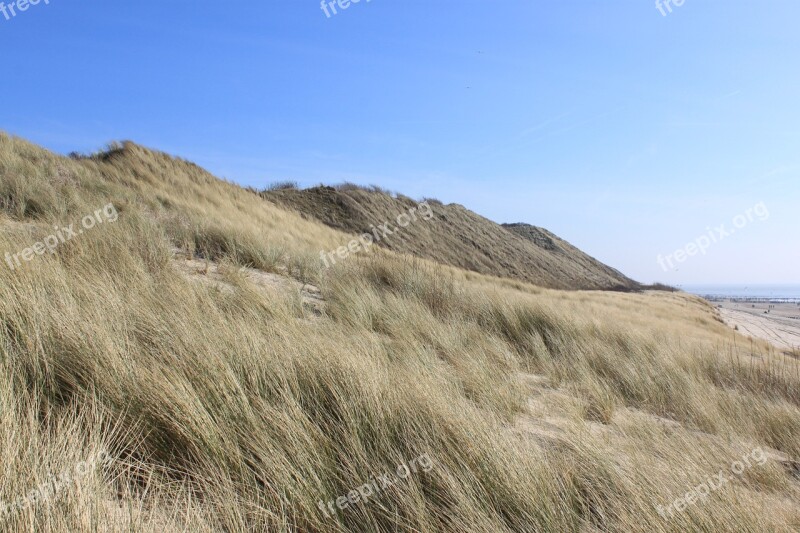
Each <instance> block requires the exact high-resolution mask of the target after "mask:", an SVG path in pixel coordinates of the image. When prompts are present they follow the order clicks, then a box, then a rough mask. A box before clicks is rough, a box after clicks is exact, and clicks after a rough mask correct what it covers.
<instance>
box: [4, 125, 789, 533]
mask: <svg viewBox="0 0 800 533" xmlns="http://www.w3.org/2000/svg"><path fill="white" fill-rule="evenodd" d="M109 203H112V204H113V206H114V209H115V210H116V212H117V213H118V216H119V218H118V219H117V220H116V221H115V222H113V223H112V222H105V223H103V224H99V225H97V226H96V227H94V228H92V229H91V230H90V231H89V230H87V231H85V232H84V233H83V234H81V235H79V236H78V237H76V238H74V239H71V240H69V241H67V242H64V243H62V244H61V245H60V246H59V247H58V249H57V250H56V253H54V254H49V253H45V254H44V255H41V256H38V255H37V256H36V257H34V258H33V259H32V260H31V261H29V262H25V263H24V264H22V266H21V267H19V268H16V269H14V270H12V269H11V268H9V267H8V266H7V265H5V264H3V265H0V369H1V370H2V371H1V372H0V380H2V381H0V417H2V421H1V423H0V460H2V463H3V465H4V469H3V473H2V476H1V477H0V502H4V503H5V504H6V505H8V504H10V503H11V502H14V501H16V500H17V499H18V498H20V497H23V496H25V495H26V494H28V493H29V492H30V491H31V490H32V489H35V488H36V487H38V486H40V485H41V484H42V483H45V482H46V481H47V480H48V479H49V477H50V476H52V475H53V474H54V473H58V472H62V471H65V470H71V469H74V467H75V465H77V464H79V463H81V462H84V461H87V460H88V459H89V458H91V457H94V456H96V455H97V454H98V453H99V452H100V451H102V450H106V451H107V452H108V454H109V457H110V458H109V460H108V461H105V462H102V464H100V463H98V464H97V465H95V466H94V467H93V468H92V469H91V470H90V471H89V472H88V473H86V474H85V475H83V476H82V477H80V479H78V480H76V481H74V482H72V483H70V484H68V486H64V487H61V489H60V490H58V491H57V494H56V495H55V496H54V497H51V498H49V499H48V501H40V502H34V503H31V504H28V505H27V506H25V507H24V508H22V509H18V508H14V509H11V510H9V511H7V512H5V513H2V514H0V529H2V530H4V531H6V530H7V531H30V532H34V531H35V532H49V531H59V532H60V531H76V532H83V531H86V532H90V531H91V532H94V531H120V532H121V531H148V532H150V531H152V532H164V531H170V532H171V531H192V532H195V531H196V532H211V531H237V532H238V531H241V532H245V531H304V532H322V531H325V532H327V531H356V532H371V531H380V532H383V531H385V532H394V531H430V532H436V531H447V532H467V531H468V532H487V533H489V532H491V533H494V532H502V531H553V532H556V531H558V532H560V531H642V532H645V531H647V532H650V531H663V532H666V531H675V532H679V531H736V532H743V531H744V532H761V531H796V530H797V529H798V528H800V506H798V503H800V490H798V489H799V488H800V485H799V484H798V480H797V478H796V477H795V476H794V474H796V470H797V463H795V462H793V460H795V459H797V458H798V456H799V455H800V365H799V364H798V362H797V361H796V360H794V359H789V358H787V357H785V356H782V355H779V354H776V353H774V351H772V350H770V349H769V347H767V346H766V345H763V344H760V343H757V342H751V341H749V340H747V339H745V338H743V337H740V336H737V334H735V333H734V332H732V331H731V330H729V329H727V328H725V327H724V326H723V325H722V324H721V323H719V322H718V321H717V320H716V319H715V314H714V313H715V311H714V310H713V309H712V308H711V307H710V306H708V305H706V304H704V303H702V302H701V301H700V300H698V299H696V298H692V297H689V296H686V295H681V294H667V293H647V294H620V293H601V292H562V291H555V290H547V289H542V288H538V287H535V286H532V285H528V284H525V283H523V282H519V281H511V280H502V279H498V278H492V277H487V276H484V275H481V274H476V273H471V272H466V271H462V270H458V269H455V268H452V267H446V266H441V265H436V264H434V263H430V262H426V261H425V260H421V259H415V258H412V257H410V256H402V255H397V254H395V253H393V252H390V251H385V250H380V249H377V248H374V249H373V250H372V251H371V252H370V253H362V254H356V255H353V256H352V257H350V258H348V259H347V260H346V261H342V262H340V263H339V264H337V265H336V267H334V268H331V269H328V270H323V269H321V267H320V261H319V252H320V251H321V250H331V249H335V248H337V247H338V246H341V245H345V244H346V243H347V242H348V241H349V240H350V239H351V236H349V235H347V234H345V233H340V232H338V231H335V230H333V229H331V228H328V227H326V226H323V225H321V224H319V223H316V222H313V221H309V220H306V219H304V218H301V217H300V216H299V215H296V214H293V213H290V212H287V211H283V210H281V209H279V208H277V207H276V206H274V205H272V204H270V203H268V202H266V201H265V200H263V199H262V198H260V197H259V196H258V195H255V194H252V193H251V192H248V191H245V190H243V189H240V188H238V187H236V186H235V185H232V184H228V183H225V182H222V181H220V180H217V179H216V178H214V177H213V176H210V175H209V174H208V173H206V172H205V171H203V170H202V169H200V168H198V167H196V166H194V165H192V164H190V163H187V162H184V161H180V160H176V159H172V158H170V157H168V156H166V155H163V154H159V153H154V152H152V151H150V150H147V149H144V148H142V147H139V146H136V145H132V144H126V145H120V146H115V147H112V148H111V149H110V150H109V151H107V152H103V153H100V154H97V155H95V156H93V157H89V158H80V159H68V158H62V157H59V156H56V155H53V154H50V153H48V152H46V151H44V150H42V149H40V148H38V147H35V146H32V145H30V144H28V143H26V142H24V141H21V140H19V139H15V138H11V137H9V136H5V135H0V254H4V253H5V252H6V251H9V252H11V253H12V254H14V253H17V252H19V251H21V250H24V249H25V248H27V247H30V246H31V245H32V244H33V243H35V242H37V241H43V240H44V239H45V238H46V237H47V236H48V235H50V234H52V233H53V232H54V231H55V229H54V226H56V225H57V226H59V227H63V226H66V225H68V224H71V223H76V222H78V221H80V220H81V218H82V217H84V216H85V215H87V214H91V213H94V212H95V211H96V210H97V209H99V208H102V207H103V206H105V205H107V204H109ZM379 222H380V221H379ZM76 227H77V226H76ZM186 257H191V258H194V259H195V260H198V259H199V260H200V261H201V262H205V263H206V264H207V265H209V266H211V265H213V266H214V272H216V273H217V278H215V279H214V280H211V279H210V275H209V274H208V272H210V270H208V269H207V271H206V272H202V271H201V272H196V273H194V274H187V272H186V269H182V268H176V266H180V264H181V262H182V261H185V258H186ZM258 272H270V273H275V274H277V275H278V276H277V277H287V278H292V279H295V280H298V281H299V282H300V283H299V284H297V285H293V286H295V287H296V286H299V287H301V288H300V289H296V288H295V289H286V288H285V287H281V286H278V285H276V286H269V285H259V284H256V283H254V282H253V281H252V278H251V277H250V276H249V274H252V273H258ZM212 281H213V282H212ZM307 284H313V285H315V286H316V287H318V288H319V290H320V293H321V295H322V297H323V298H324V307H322V311H321V312H315V310H314V309H311V308H310V307H309V306H308V305H306V304H305V303H304V300H303V298H302V292H301V291H302V290H304V289H305V287H306V285H307ZM757 448H760V449H762V450H763V451H764V453H765V456H768V457H769V460H766V461H765V462H764V464H763V465H761V464H754V465H753V466H752V467H750V468H747V469H746V471H744V472H743V473H742V474H741V475H737V476H734V477H732V478H731V480H730V482H728V483H727V484H725V485H724V486H723V487H722V488H720V489H719V490H716V491H714V492H713V493H712V494H710V495H709V496H708V497H707V498H705V500H704V501H699V502H696V503H695V504H694V505H690V506H688V508H687V509H686V510H684V511H683V512H675V513H674V515H673V516H671V517H666V518H665V517H663V516H661V515H660V514H659V512H658V511H657V508H656V506H657V505H660V506H662V507H666V506H668V505H669V504H670V503H671V502H672V501H673V500H674V499H676V498H678V497H681V496H683V494H684V493H686V492H687V491H688V490H690V489H691V488H692V487H695V486H697V485H698V484H700V483H702V482H703V481H704V480H706V479H707V478H708V477H709V476H715V475H716V473H717V472H718V471H720V470H729V469H730V466H731V464H732V463H733V462H734V461H736V460H737V459H739V458H741V457H742V456H743V455H745V454H748V453H751V452H752V450H754V449H757ZM423 454H427V457H429V458H430V460H431V464H432V467H431V468H430V470H429V471H423V470H419V471H417V472H414V473H412V474H411V475H410V476H408V477H407V478H406V479H402V480H398V481H397V483H395V484H393V485H391V486H390V487H387V488H386V489H384V490H382V491H380V493H379V494H377V495H375V496H374V497H370V498H369V499H368V500H367V501H366V502H358V503H355V504H352V505H349V506H348V507H349V508H348V509H345V510H341V511H340V510H337V512H336V513H335V515H333V516H326V513H325V512H324V511H323V510H322V509H320V508H319V502H320V501H322V502H328V501H331V500H335V499H336V498H338V497H340V496H346V495H348V493H350V492H351V491H353V490H354V489H356V488H358V487H361V486H363V485H364V484H365V483H368V482H369V481H370V480H371V479H374V476H379V475H380V474H382V473H385V472H393V471H396V469H397V467H398V465H401V464H404V463H408V462H409V461H410V460H412V459H414V458H417V457H419V456H421V455H423ZM793 472H794V474H793ZM0 511H2V510H0Z"/></svg>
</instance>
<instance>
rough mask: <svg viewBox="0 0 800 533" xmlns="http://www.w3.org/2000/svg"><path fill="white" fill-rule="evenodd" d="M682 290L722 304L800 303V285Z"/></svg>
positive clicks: (708, 287)
mask: <svg viewBox="0 0 800 533" xmlns="http://www.w3.org/2000/svg"><path fill="white" fill-rule="evenodd" d="M681 290H683V291H685V292H688V293H690V294H694V295H696V296H700V297H702V298H705V299H706V300H710V301H714V302H720V301H732V302H754V303H798V302H800V285H794V284H792V285H686V286H683V287H681Z"/></svg>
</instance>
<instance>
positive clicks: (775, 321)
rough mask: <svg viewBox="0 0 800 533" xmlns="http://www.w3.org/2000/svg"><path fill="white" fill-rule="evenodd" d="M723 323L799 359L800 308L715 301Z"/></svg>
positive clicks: (781, 304)
mask: <svg viewBox="0 0 800 533" xmlns="http://www.w3.org/2000/svg"><path fill="white" fill-rule="evenodd" d="M713 303H714V304H715V305H717V306H718V308H719V312H720V315H721V316H722V319H723V320H724V321H725V323H726V324H728V325H729V326H730V327H732V328H736V327H738V329H739V333H742V334H743V335H748V336H751V337H755V338H759V339H764V340H766V341H768V342H770V343H771V344H773V345H774V346H775V347H777V348H779V349H781V350H783V351H784V352H787V353H789V354H793V355H800V304H797V303H768V302H764V301H745V300H721V301H714V302H713Z"/></svg>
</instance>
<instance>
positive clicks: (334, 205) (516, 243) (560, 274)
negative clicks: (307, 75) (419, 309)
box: [262, 185, 640, 290]
mask: <svg viewBox="0 0 800 533" xmlns="http://www.w3.org/2000/svg"><path fill="white" fill-rule="evenodd" d="M262 195H263V196H264V198H266V199H268V200H271V201H273V202H275V203H276V204H278V205H281V206H284V207H288V208H290V209H294V210H296V211H299V212H300V213H302V214H304V215H306V216H307V217H310V218H312V219H315V220H318V221H320V222H322V223H323V224H326V225H328V226H330V227H332V228H336V229H339V230H342V231H346V232H348V233H352V234H354V235H358V234H361V233H364V232H370V231H371V227H372V226H374V225H376V224H381V223H383V222H389V221H393V220H394V219H395V218H396V217H397V216H398V215H399V214H401V213H403V212H406V211H408V210H409V209H410V208H413V206H414V205H416V204H417V202H415V201H414V200H412V199H410V198H408V197H405V196H403V195H397V196H394V195H391V194H389V193H387V192H386V191H382V190H380V189H378V188H372V189H368V188H362V187H356V186H353V185H345V186H340V187H324V186H320V187H313V188H310V189H304V190H300V189H296V188H292V187H287V188H282V189H277V190H269V191H265V192H263V193H262ZM427 203H428V205H430V207H431V209H432V210H433V213H434V218H435V221H434V222H431V223H413V224H409V225H408V227H406V228H401V229H399V230H398V231H396V232H395V233H394V235H392V236H390V237H388V238H386V239H383V240H381V241H380V243H379V244H380V245H381V246H384V247H385V248H388V249H390V250H393V251H395V252H399V253H404V254H412V255H415V256H418V257H422V258H425V259H430V260H432V261H436V262H438V263H443V264H446V265H451V266H455V267H458V268H463V269H465V270H471V271H473V272H480V273H481V274H488V275H493V276H498V277H504V278H511V279H516V280H520V281H525V282H528V283H533V284H536V285H539V286H542V287H548V288H553V289H573V290H574V289H600V290H635V289H638V288H639V287H640V285H639V284H638V283H637V282H635V281H633V280H632V279H630V278H628V277H626V276H624V275H623V274H622V273H620V272H618V271H617V270H614V269H613V268H611V267H609V266H606V265H604V264H602V263H601V262H599V261H597V260H596V259H593V258H591V257H589V256H588V255H587V254H585V253H583V252H582V251H580V250H578V249H577V248H575V247H574V246H572V245H571V244H569V243H568V242H566V241H564V240H562V239H560V238H558V237H556V236H555V235H553V234H552V233H550V232H548V231H547V230H543V229H540V228H536V227H535V226H528V225H524V224H512V225H505V226H501V225H500V224H497V223H495V222H492V221H491V220H489V219H487V218H484V217H482V216H480V215H478V214H476V213H474V212H472V211H470V210H469V209H466V208H465V207H463V206H461V205H458V204H449V205H444V204H442V203H441V202H438V201H435V200H431V201H429V202H427Z"/></svg>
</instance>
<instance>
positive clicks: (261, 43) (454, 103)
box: [0, 0, 800, 284]
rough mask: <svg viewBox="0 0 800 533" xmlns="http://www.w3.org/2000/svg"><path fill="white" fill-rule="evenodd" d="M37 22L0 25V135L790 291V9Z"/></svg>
mask: <svg viewBox="0 0 800 533" xmlns="http://www.w3.org/2000/svg"><path fill="white" fill-rule="evenodd" d="M43 2H44V0H42V1H41V3H39V4H38V5H35V6H29V7H28V9H27V10H26V11H24V12H18V13H17V15H16V16H13V17H11V19H10V20H6V19H5V17H3V15H1V14H0V46H1V48H0V49H2V50H3V62H2V63H3V66H2V74H0V79H2V87H3V101H4V104H3V105H2V106H0V128H1V129H3V130H5V131H7V132H9V133H13V134H16V135H19V136H21V137H25V138H28V139H30V140H32V141H34V142H36V143H39V144H42V145H44V146H46V147H48V148H50V149H52V150H54V151H57V152H62V153H66V152H70V151H73V150H77V151H91V150H94V149H97V148H99V147H101V146H102V145H103V144H105V143H106V142H108V141H110V140H115V139H131V140H133V141H136V142H138V143H141V144H145V145H147V146H151V147H153V148H158V149H161V150H165V151H167V152H170V153H172V154H175V155H179V156H182V157H185V158H188V159H191V160H193V161H195V162H197V163H198V164H200V165H202V166H204V167H206V168H208V169H209V170H210V171H212V172H213V173H215V174H216V175H218V176H221V177H224V178H227V179H230V180H232V181H236V182H238V183H241V184H246V185H254V186H263V185H265V184H267V183H270V182H272V181H276V180H279V179H290V180H295V181H298V182H299V183H300V184H302V185H312V184H316V183H320V182H325V183H331V182H339V181H342V180H351V181H355V182H359V183H365V184H369V183H375V184H378V185H382V186H384V187H387V188H390V189H393V190H398V191H400V192H403V193H405V194H407V195H409V196H412V197H415V198H419V197H422V196H430V197H437V198H440V199H441V200H443V201H446V202H457V203H460V204H463V205H465V206H467V207H469V208H471V209H473V210H475V211H477V212H478V213H480V214H482V215H484V216H487V217H489V218H491V219H493V220H495V221H498V222H517V221H523V222H529V223H532V224H536V225H540V226H544V227H546V228H548V229H550V230H552V231H554V232H555V233H557V234H559V235H560V236H562V237H564V238H566V239H568V240H570V241H571V242H573V243H574V244H575V245H577V246H579V247H580V248H582V249H584V250H586V251H587V252H589V253H591V254H592V255H594V256H596V257H597V258H599V259H601V260H602V261H605V262H607V263H609V264H611V265H612V266H614V267H616V268H619V269H620V270H622V271H623V272H625V273H626V274H628V275H630V276H632V277H634V278H636V279H639V280H641V281H646V282H650V281H656V280H659V281H664V282H669V283H674V284H686V283H710V282H717V283H738V282H741V283H757V282H762V283H800V232H799V231H798V230H799V229H800V209H798V200H800V179H798V178H799V177H800V150H799V149H798V148H800V104H799V103H800V31H799V30H798V21H800V2H797V0H758V1H756V0H747V1H743V0H732V1H731V0H728V1H721V0H718V1H713V0H686V1H685V4H684V5H683V6H681V7H673V12H672V13H671V14H669V13H668V14H667V16H662V15H661V13H660V12H659V11H658V10H657V8H656V6H655V4H654V1H653V0H636V1H634V0H604V1H590V0H585V1H564V0H559V1H554V0H547V1H544V0H526V1H522V0H518V1H512V0H492V1H489V0H486V1H473V0H461V1H450V0H436V1H433V0H426V1H418V0H371V1H370V2H367V0H362V1H361V2H360V3H358V4H352V5H351V6H350V7H349V8H347V9H346V10H344V11H342V10H341V9H339V10H338V11H339V12H338V14H337V15H335V16H332V17H330V18H327V17H326V15H325V14H324V12H323V11H322V10H321V8H320V3H319V2H318V0H259V1H246V2H245V1H240V2H235V1H233V2H230V1H229V2H220V1H215V2H209V1H206V0H192V1H188V0H181V1H179V0H169V1H163V0H162V1H158V2H156V1H151V0H143V1H138V2H124V3H123V2H109V1H108V0H104V1H102V2H101V1H99V0H84V1H80V2H76V1H69V0H49V4H48V5H45V4H44V3H43ZM5 3H6V4H8V3H9V2H8V0H6V1H5ZM666 11H667V10H665V12H666ZM759 202H763V205H765V206H766V208H767V209H768V210H769V213H770V216H769V218H767V219H766V220H763V221H761V220H759V219H758V218H756V219H754V221H753V222H749V223H748V224H747V225H746V226H745V227H744V228H742V229H741V230H738V231H737V232H736V233H735V234H734V235H731V236H730V237H728V238H726V239H724V240H722V241H721V242H718V243H715V244H713V245H712V246H710V247H709V249H708V251H707V253H706V254H705V255H696V256H693V257H689V258H688V259H687V260H686V261H684V262H683V263H677V262H674V261H673V262H674V263H675V268H670V269H668V271H667V272H665V271H664V269H663V268H662V267H661V266H659V264H658V262H657V260H656V258H657V256H658V255H659V254H662V256H666V255H668V254H672V253H673V252H674V251H675V250H676V249H679V248H684V247H685V246H686V245H687V243H689V242H692V241H694V240H695V239H696V238H698V237H700V236H702V235H704V234H706V233H707V232H708V230H707V229H706V228H709V227H716V226H719V225H720V224H726V225H727V227H728V228H731V227H732V221H733V219H734V217H736V216H737V215H739V214H744V213H745V212H746V210H747V209H748V208H752V207H753V206H755V205H756V204H758V203H759ZM712 231H713V230H712Z"/></svg>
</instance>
